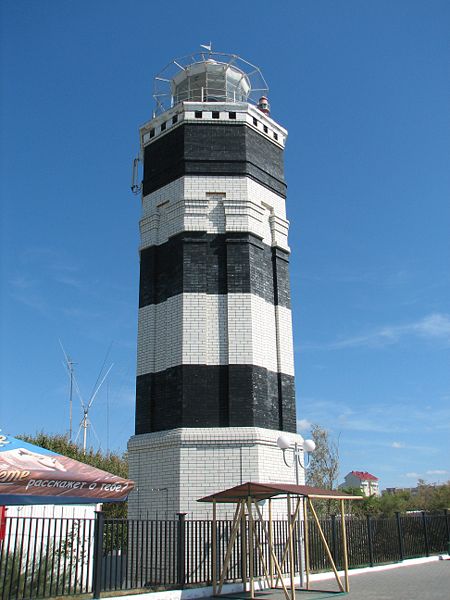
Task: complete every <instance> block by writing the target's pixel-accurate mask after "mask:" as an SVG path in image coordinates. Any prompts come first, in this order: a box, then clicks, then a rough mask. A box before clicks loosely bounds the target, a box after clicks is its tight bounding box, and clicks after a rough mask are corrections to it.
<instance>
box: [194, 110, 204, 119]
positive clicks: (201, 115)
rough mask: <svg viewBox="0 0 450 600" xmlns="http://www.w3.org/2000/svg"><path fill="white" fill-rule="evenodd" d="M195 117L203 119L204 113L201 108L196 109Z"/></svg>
mask: <svg viewBox="0 0 450 600" xmlns="http://www.w3.org/2000/svg"><path fill="white" fill-rule="evenodd" d="M195 118H196V119H202V118H203V113H202V111H201V110H196V111H195Z"/></svg>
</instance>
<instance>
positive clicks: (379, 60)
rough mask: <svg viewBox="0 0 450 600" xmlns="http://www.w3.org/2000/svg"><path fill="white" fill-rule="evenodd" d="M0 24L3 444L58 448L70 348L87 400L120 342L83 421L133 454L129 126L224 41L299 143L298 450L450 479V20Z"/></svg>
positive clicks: (429, 7) (295, 183)
mask: <svg viewBox="0 0 450 600" xmlns="http://www.w3.org/2000/svg"><path fill="white" fill-rule="evenodd" d="M0 10H1V28H2V29H1V42H0V43H1V61H2V64H1V71H2V74H1V96H2V104H1V129H2V135H1V140H0V144H1V146H0V150H1V196H2V218H1V230H0V235H1V258H0V260H1V305H0V317H1V323H0V324H1V338H0V340H1V341H0V348H1V350H0V351H1V355H0V361H1V362H0V368H1V377H0V386H1V387H0V393H1V405H0V409H1V414H0V417H1V427H2V428H3V430H4V431H5V432H9V433H11V434H13V435H14V434H20V433H23V432H28V433H33V432H35V431H37V430H45V431H50V432H65V431H67V429H68V380H67V375H66V374H65V372H64V369H63V366H62V364H61V361H62V353H61V349H60V346H59V342H58V339H61V341H62V343H63V344H64V346H65V348H66V350H67V352H68V353H69V354H70V356H71V357H72V358H73V360H74V361H75V362H76V366H75V368H76V375H77V379H78V382H79V386H80V390H81V392H82V394H83V395H84V396H85V398H87V397H88V396H89V394H90V392H91V389H92V387H93V385H94V383H95V380H96V378H97V374H98V371H99V369H100V367H101V365H102V363H103V360H104V358H105V355H106V352H107V350H108V348H109V346H110V344H111V342H112V347H111V350H110V353H109V357H108V360H107V362H108V364H109V363H111V362H113V363H114V367H113V369H112V371H111V374H110V378H109V380H108V381H109V384H108V386H104V387H103V389H102V390H101V391H100V392H99V395H98V397H97V398H96V400H95V402H94V404H93V407H92V411H91V418H92V422H93V424H94V427H95V429H96V432H97V435H98V437H99V439H100V441H101V445H102V448H103V449H106V447H107V446H109V447H110V448H111V449H116V450H123V449H124V448H125V446H126V442H127V439H128V437H129V436H130V435H131V434H132V432H133V425H134V376H135V362H136V341H135V340H136V325H137V292H138V252H137V247H138V220H139V210H140V207H139V199H138V198H137V197H135V196H133V195H132V194H131V193H130V191H129V185H130V177H131V160H132V158H133V157H134V156H135V155H136V152H137V149H138V126H139V125H140V124H142V123H143V122H145V121H146V120H147V119H148V118H150V116H151V111H152V108H153V101H152V98H151V90H152V78H153V76H154V75H155V74H156V73H157V72H158V71H159V70H161V69H162V68H163V67H164V66H165V65H166V64H167V63H168V62H169V61H170V60H171V59H172V58H174V57H177V56H183V55H185V54H188V53H190V52H192V51H195V50H197V49H198V47H199V44H202V43H206V42H208V41H209V40H212V42H213V45H214V49H216V50H219V51H225V52H234V53H237V54H240V55H241V56H242V57H243V58H245V59H247V60H249V61H250V62H253V63H255V64H257V65H259V66H260V67H261V69H262V71H263V73H264V76H265V78H266V80H267V81H268V83H269V86H270V101H271V104H272V116H273V117H274V118H275V119H276V120H277V121H279V122H280V123H281V124H283V125H284V126H285V127H287V129H288V130H289V139H288V145H287V150H286V176H287V181H288V186H289V188H288V194H289V195H288V205H287V210H288V215H289V219H290V221H291V230H290V244H291V248H292V262H291V278H292V291H293V311H294V337H295V339H294V342H295V349H296V377H297V406H298V419H299V428H300V430H301V432H302V434H303V435H305V436H306V435H307V434H308V427H309V424H310V423H319V424H320V425H322V426H324V427H326V428H328V429H329V430H330V433H331V435H332V436H333V437H334V438H335V439H338V438H339V444H340V453H341V475H342V477H343V476H344V475H345V474H346V473H347V472H348V471H349V470H352V469H356V470H368V471H370V472H372V473H374V474H375V475H377V476H379V477H380V479H381V486H382V487H386V486H394V485H397V486H408V485H415V483H416V481H417V478H418V477H423V478H424V479H426V480H427V481H430V482H436V481H446V480H447V479H450V460H449V455H450V452H449V450H450V448H449V445H450V444H449V439H450V376H449V372H450V369H449V348H450V305H449V304H450V303H449V299H450V289H449V288H450V276H449V256H450V248H449V246H450V244H449V224H450V209H449V192H450V169H449V148H450V144H449V141H450V140H449V137H450V136H449V133H450V132H449V121H448V106H449V97H450V93H449V92H450V86H449V83H448V70H449V60H448V57H449V48H448V30H449V27H450V4H449V3H448V2H447V1H446V0H429V1H428V2H423V1H421V2H419V1H414V0H403V1H402V0H397V1H396V2H391V1H383V0H382V1H378V2H369V1H364V0H339V1H337V0H314V1H313V0H310V1H300V2H297V1H296V2H292V1H285V2H267V1H260V2H258V3H255V2H251V3H243V2H235V1H233V0H230V1H229V2H227V3H226V4H223V5H220V4H217V3H215V4H210V5H208V4H207V3H205V2H196V1H192V2H189V3H185V2H183V3H182V2H177V1H176V2H172V3H169V4H168V3H157V2H150V1H142V0H133V1H129V2H124V1H123V2H118V1H112V0H109V1H108V2H103V1H96V2H87V1H83V0H78V1H77V2H71V1H67V0H61V1H59V2H57V1H56V0H55V1H50V2H49V1H45V0H40V1H39V2H34V1H24V0H22V1H21V2H17V1H11V0H4V2H3V3H2V7H1V9H0ZM107 392H108V393H107ZM75 401H76V403H75V404H74V409H75V410H74V414H75V416H74V421H75V422H76V424H78V422H79V420H80V418H81V412H80V407H79V401H78V399H77V398H76V397H75ZM108 423H109V426H108ZM91 442H92V444H93V445H94V446H97V445H98V444H97V441H96V439H95V437H94V436H93V435H92V437H91Z"/></svg>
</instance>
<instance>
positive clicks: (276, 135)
mask: <svg viewBox="0 0 450 600" xmlns="http://www.w3.org/2000/svg"><path fill="white" fill-rule="evenodd" d="M273 139H274V140H278V133H275V131H274V132H273Z"/></svg>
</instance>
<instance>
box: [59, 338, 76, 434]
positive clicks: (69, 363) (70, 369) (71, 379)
mask: <svg viewBox="0 0 450 600" xmlns="http://www.w3.org/2000/svg"><path fill="white" fill-rule="evenodd" d="M59 345H60V346H61V350H62V351H63V354H64V360H65V367H66V369H67V372H68V373H69V442H71V441H72V407H73V382H74V377H75V375H74V369H73V366H74V365H75V364H76V363H74V362H73V360H72V359H71V358H70V356H68V355H67V353H66V351H65V350H64V347H63V345H62V343H61V340H59Z"/></svg>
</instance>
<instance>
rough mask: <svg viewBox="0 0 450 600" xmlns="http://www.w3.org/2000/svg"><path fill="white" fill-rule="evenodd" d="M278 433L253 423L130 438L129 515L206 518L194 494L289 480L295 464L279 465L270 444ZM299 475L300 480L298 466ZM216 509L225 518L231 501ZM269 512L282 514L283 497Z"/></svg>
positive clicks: (280, 456)
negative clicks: (181, 514) (133, 484)
mask: <svg viewBox="0 0 450 600" xmlns="http://www.w3.org/2000/svg"><path fill="white" fill-rule="evenodd" d="M281 433H282V432H280V431H274V430H269V429H261V428H258V427H223V428H205V429H200V428H198V429H189V428H183V429H172V430H170V431H159V432H156V433H146V434H142V435H138V436H134V437H132V438H131V439H130V441H129V442H128V459H129V469H130V478H131V479H134V480H135V481H138V482H140V483H139V487H138V489H136V490H135V491H133V492H132V493H131V494H130V497H129V502H128V515H129V517H130V518H132V519H136V518H141V517H142V518H147V515H148V517H149V518H155V517H156V516H157V515H158V516H159V517H160V518H163V517H165V516H166V513H167V516H168V517H169V518H172V517H173V516H174V514H175V513H177V512H186V513H188V515H187V516H188V518H210V517H211V515H212V505H211V504H204V503H200V502H196V500H197V499H198V498H202V497H203V496H207V495H209V494H212V493H213V492H217V491H220V490H223V489H226V488H229V487H232V486H234V485H239V484H240V483H245V482H247V481H256V482H261V483H295V469H294V468H293V467H292V468H289V467H287V466H286V465H285V463H284V461H283V454H282V451H281V450H280V449H279V448H278V446H277V445H276V440H277V438H278V436H279V435H281ZM283 435H287V436H288V437H289V438H290V439H291V441H292V443H294V442H295V441H297V442H298V443H299V444H301V443H302V441H303V439H302V437H301V436H299V435H295V434H293V433H290V434H286V433H284V434H283ZM288 452H289V451H288ZM291 458H292V456H289V459H291ZM299 475H300V477H299V482H300V484H302V483H304V472H303V469H301V467H299ZM218 508H219V510H218V517H219V518H226V517H231V516H232V513H233V511H234V508H235V506H234V505H226V504H222V505H218ZM263 510H265V511H267V508H266V507H264V509H263ZM273 512H274V517H278V518H282V517H285V516H286V502H285V501H281V500H280V501H274V503H273Z"/></svg>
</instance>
